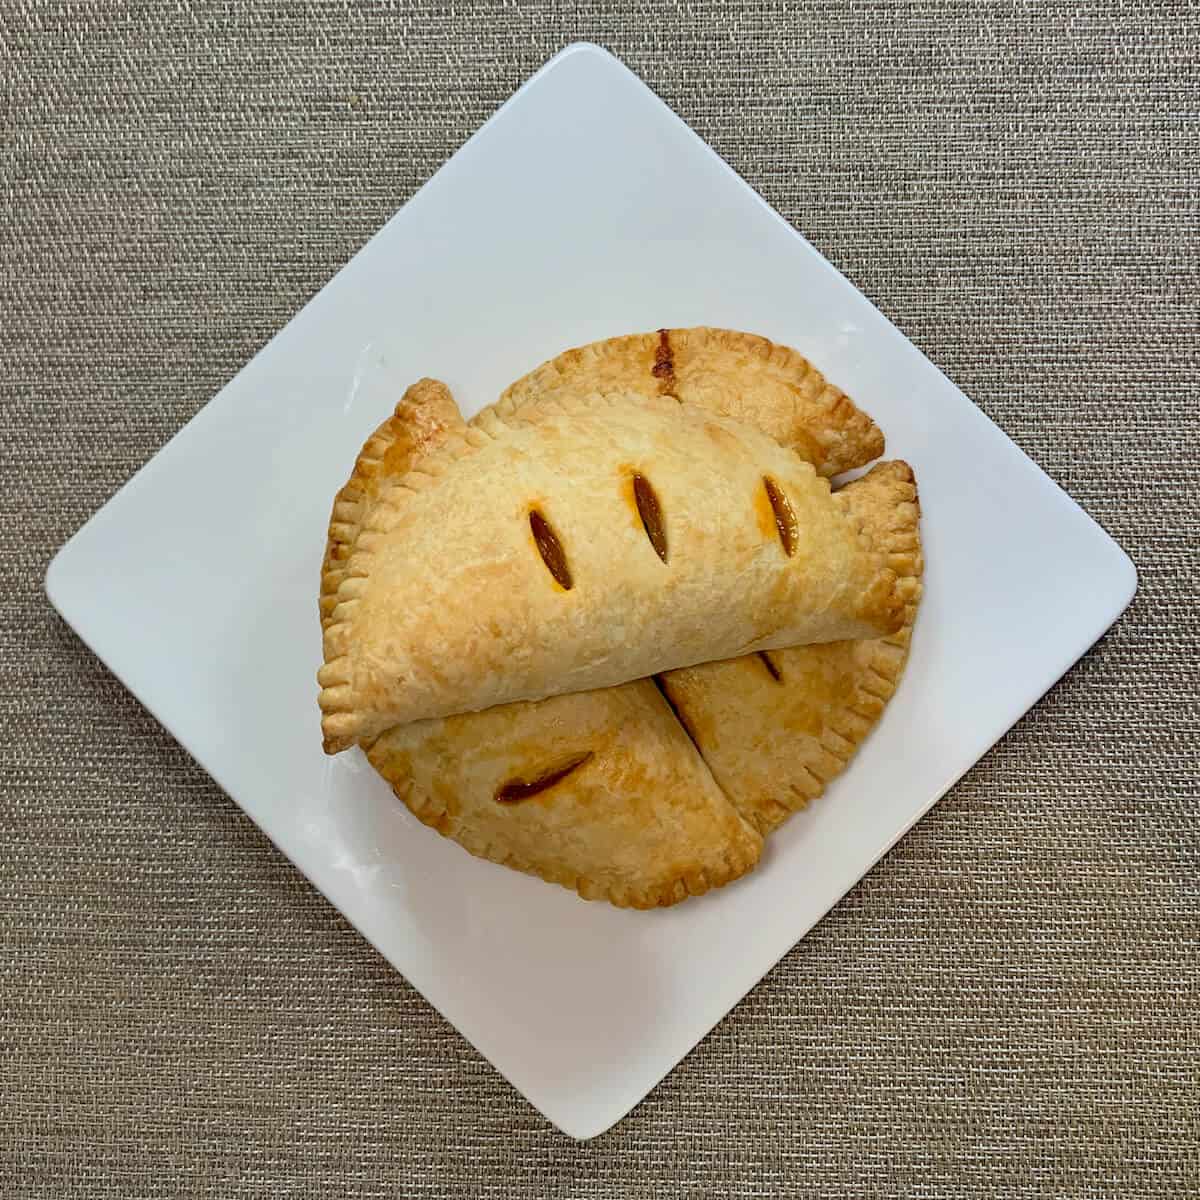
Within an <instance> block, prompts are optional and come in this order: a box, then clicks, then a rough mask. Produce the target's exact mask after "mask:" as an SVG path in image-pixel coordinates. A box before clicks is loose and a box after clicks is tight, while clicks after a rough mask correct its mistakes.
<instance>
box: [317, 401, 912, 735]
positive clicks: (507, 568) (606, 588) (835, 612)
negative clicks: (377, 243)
mask: <svg viewBox="0 0 1200 1200" xmlns="http://www.w3.org/2000/svg"><path fill="white" fill-rule="evenodd" d="M337 599H338V603H337V606H336V608H335V609H334V611H333V613H332V614H331V620H330V622H329V624H328V626H327V628H326V630H325V665H324V666H323V667H322V669H321V671H320V674H319V681H320V683H321V686H322V691H321V696H320V703H321V708H322V710H323V712H324V718H323V721H322V728H323V730H324V733H325V738H326V744H327V748H328V749H329V750H330V752H336V751H337V750H339V749H344V748H345V747H346V746H348V745H350V744H352V743H353V742H354V741H356V740H359V739H362V738H367V737H371V736H373V735H375V734H378V733H381V732H383V730H385V729H387V728H389V727H390V726H392V725H395V724H401V723H405V722H408V721H413V720H421V719H427V718H433V717H441V716H448V715H451V714H453V713H460V712H469V711H473V710H477V709H482V708H489V707H491V706H493V705H496V704H506V703H510V702H512V701H516V700H538V699H542V698H543V697H545V696H548V695H553V694H558V693H564V692H577V691H586V690H590V689H593V688H602V687H608V686H612V685H615V684H619V683H623V682H626V681H627V680H630V679H637V678H641V677H643V676H647V675H651V674H654V673H657V672H659V671H662V670H668V669H672V668H675V667H681V666H688V665H692V664H695V663H699V662H708V661H711V660H713V659H721V658H728V657H732V656H734V655H737V654H741V653H746V652H750V651H755V650H760V649H767V650H769V649H775V648H779V647H783V646H790V645H796V644H798V643H807V642H827V641H835V640H840V639H845V638H855V637H870V636H877V635H884V634H888V633H894V632H895V631H896V630H897V629H898V628H899V627H900V624H901V622H902V620H903V616H904V600H903V598H902V597H901V596H900V594H899V592H898V590H897V579H896V576H895V574H894V573H893V572H892V571H891V569H890V568H888V567H887V566H886V564H885V563H884V560H883V556H882V554H881V553H880V552H879V551H878V550H877V549H876V548H875V547H874V545H873V544H872V541H871V537H870V534H869V533H867V532H864V526H863V524H862V523H861V521H859V520H858V519H855V518H852V517H851V516H850V515H848V513H847V510H846V508H845V506H844V505H842V504H839V503H838V502H836V501H835V500H834V499H833V497H832V495H831V493H830V490H829V485H828V483H827V482H826V481H825V480H823V479H821V478H820V477H818V476H817V475H816V474H815V472H814V470H813V468H812V467H811V466H810V465H809V464H808V463H805V462H803V461H802V460H801V459H800V458H799V457H798V456H797V455H795V454H793V453H792V452H790V451H787V450H785V449H783V448H781V447H780V446H779V445H778V444H777V443H776V442H775V441H773V440H772V439H771V438H769V437H766V436H765V435H763V434H761V433H759V432H758V431H757V430H753V429H751V428H749V427H748V426H745V425H741V424H739V423H737V422H735V421H731V420H729V419H727V418H722V417H717V416H714V415H712V414H711V413H708V412H706V411H704V410H702V409H698V408H695V407H694V406H691V405H687V404H681V403H679V402H678V401H676V400H674V399H669V398H662V397H642V396H637V395H631V394H612V395H607V396H599V395H597V396H582V397H561V398H559V397H545V398H540V399H538V400H536V401H532V402H530V403H529V404H526V405H524V406H523V407H521V408H518V409H516V410H515V411H514V412H513V413H512V414H511V415H510V416H509V417H508V418H507V419H505V418H503V417H501V416H500V415H499V414H498V413H497V412H495V411H494V410H493V411H491V412H488V413H485V414H481V418H480V422H479V423H478V424H476V425H472V426H471V427H470V428H468V429H467V430H466V432H465V433H463V434H461V435H457V436H452V437H451V438H450V439H449V440H448V441H446V442H444V443H443V444H442V446H441V447H440V448H439V449H437V450H434V451H433V452H432V453H431V454H430V455H428V456H427V457H425V458H423V459H421V460H420V461H419V462H418V463H417V464H416V466H415V467H414V468H413V469H412V470H410V471H409V473H408V474H407V475H404V476H402V477H400V478H399V479H397V480H395V481H394V482H393V483H391V484H390V486H386V487H385V490H384V491H382V492H381V494H380V496H379V498H378V500H377V501H376V503H375V504H374V505H373V506H372V508H371V511H370V513H369V515H368V516H367V518H366V520H365V522H364V523H363V525H362V528H361V531H360V532H359V534H358V538H357V542H356V543H355V547H354V552H353V554H352V556H351V558H350V560H349V562H348V564H347V566H346V577H345V578H344V579H343V580H342V582H341V584H340V587H339V590H338V595H337Z"/></svg>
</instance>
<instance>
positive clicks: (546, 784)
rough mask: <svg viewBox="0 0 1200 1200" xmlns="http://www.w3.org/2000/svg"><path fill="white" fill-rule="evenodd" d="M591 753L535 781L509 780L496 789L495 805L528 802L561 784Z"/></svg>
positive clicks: (578, 756)
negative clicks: (532, 797) (520, 801)
mask: <svg viewBox="0 0 1200 1200" xmlns="http://www.w3.org/2000/svg"><path fill="white" fill-rule="evenodd" d="M593 753H594V751H591V750H587V751H585V752H584V753H583V754H578V755H576V756H575V757H574V758H572V759H569V760H568V761H567V762H565V763H563V764H562V766H559V767H554V768H552V769H551V770H549V771H546V772H545V773H543V774H541V775H539V776H538V777H537V778H536V779H510V780H509V781H508V782H507V783H505V784H502V785H501V786H500V787H499V788H497V790H496V803H497V804H516V803H517V802H518V801H519V800H528V799H529V798H530V796H536V795H537V794H538V793H539V792H544V791H545V790H546V789H547V788H552V787H553V786H554V785H555V784H556V783H562V781H563V780H564V779H566V777H567V776H568V775H570V774H571V772H572V771H578V770H579V768H580V767H582V766H583V764H584V763H585V762H587V761H588V759H590V758H591V757H592V755H593Z"/></svg>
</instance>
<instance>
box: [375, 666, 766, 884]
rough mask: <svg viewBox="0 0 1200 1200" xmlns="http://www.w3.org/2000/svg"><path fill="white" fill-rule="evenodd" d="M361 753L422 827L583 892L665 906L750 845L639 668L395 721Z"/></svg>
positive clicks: (745, 861) (752, 837) (745, 855)
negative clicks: (476, 708)
mask: <svg viewBox="0 0 1200 1200" xmlns="http://www.w3.org/2000/svg"><path fill="white" fill-rule="evenodd" d="M367 757H368V759H369V760H370V761H371V763H372V765H373V766H374V767H375V768H376V770H378V772H379V773H380V774H381V775H382V776H383V777H384V779H386V780H387V781H388V783H390V784H391V785H392V789H393V791H395V793H396V795H397V796H399V797H400V799H401V800H403V801H404V803H405V804H407V805H408V807H409V808H410V809H411V810H412V812H413V813H414V814H415V815H416V816H417V817H418V818H419V819H420V820H422V821H423V822H425V824H426V825H430V826H432V827H433V828H434V829H436V830H437V831H438V832H439V833H442V834H444V835H445V836H447V837H450V838H453V839H454V840H455V841H457V842H458V843H459V844H460V845H462V846H464V847H465V848H466V849H467V850H469V851H470V852H471V853H472V854H475V855H478V856H479V857H480V858H487V859H491V860H492V861H493V862H498V863H503V864H505V865H506V866H510V867H515V868H516V869H517V870H520V871H525V872H527V873H528V874H532V875H539V876H541V878H542V879H545V880H547V881H549V882H551V883H560V884H562V885H563V886H565V887H568V888H572V889H574V890H575V891H577V892H578V893H579V894H580V895H581V896H583V897H584V899H587V900H598V899H604V900H608V901H610V902H611V903H613V904H616V905H619V906H622V907H625V906H628V907H633V908H653V907H655V906H658V905H664V904H674V903H675V902H677V901H679V900H683V899H685V898H686V897H687V896H697V895H700V894H701V893H702V892H706V891H708V889H709V888H713V887H720V886H721V885H722V884H725V883H728V882H729V881H730V880H733V879H736V878H737V877H738V876H739V875H742V874H744V873H745V872H746V871H748V870H749V869H750V868H751V867H753V866H754V864H755V863H756V862H757V861H758V858H759V855H760V854H761V852H762V838H761V837H760V835H759V834H758V832H757V831H756V830H755V829H753V828H752V827H751V825H750V824H749V823H748V822H746V821H745V820H743V819H742V817H741V816H740V815H739V814H738V811H737V809H736V808H735V807H734V806H733V805H732V804H731V803H730V802H729V800H728V799H727V798H726V797H725V795H724V794H723V793H722V791H721V789H720V788H719V787H718V786H717V784H716V783H715V782H714V780H713V777H712V775H711V773H710V772H709V769H708V767H707V766H705V764H704V761H703V760H702V759H701V757H700V755H699V754H697V753H696V748H695V746H693V745H692V743H691V741H690V740H689V739H688V736H687V734H686V733H685V732H684V730H683V728H682V726H680V724H679V722H678V721H677V720H676V719H675V717H674V715H673V714H672V712H671V709H670V708H669V706H668V705H667V702H666V701H665V700H664V699H663V697H662V694H661V693H660V692H659V690H658V688H657V687H655V685H654V682H653V681H652V680H649V679H641V680H637V681H635V682H633V683H627V684H624V685H623V686H621V687H615V688H605V689H603V690H601V691H593V692H581V693H574V694H572V695H566V696H552V697H551V698H550V699H548V700H541V701H539V702H537V703H534V704H506V705H503V706H501V707H499V708H489V709H487V710H486V711H485V712H477V713H464V714H462V715H459V716H453V717H443V718H439V719H437V720H432V721H418V722H416V723H414V724H411V725H400V726H397V727H396V728H394V729H390V730H388V731H387V732H386V733H384V734H382V735H380V737H378V738H377V739H376V740H375V741H374V742H373V743H371V744H370V745H368V747H367Z"/></svg>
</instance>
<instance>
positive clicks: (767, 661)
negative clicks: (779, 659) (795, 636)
mask: <svg viewBox="0 0 1200 1200" xmlns="http://www.w3.org/2000/svg"><path fill="white" fill-rule="evenodd" d="M758 657H759V658H760V659H762V665H763V666H764V667H766V668H767V674H769V675H770V676H771V678H772V679H773V680H775V682H776V683H782V682H783V672H782V671H781V670H780V669H779V664H778V663H776V661H775V660H774V659H773V658H772V657H771V656H770V655H769V654H768V653H767V652H766V651H765V650H760V651H759V652H758Z"/></svg>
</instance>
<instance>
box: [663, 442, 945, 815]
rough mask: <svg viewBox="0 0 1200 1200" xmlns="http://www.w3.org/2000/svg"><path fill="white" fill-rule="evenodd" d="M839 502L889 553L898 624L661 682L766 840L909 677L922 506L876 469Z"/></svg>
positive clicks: (836, 767)
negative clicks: (884, 632) (901, 603)
mask: <svg viewBox="0 0 1200 1200" xmlns="http://www.w3.org/2000/svg"><path fill="white" fill-rule="evenodd" d="M835 499H836V500H837V501H838V502H839V503H840V504H842V505H844V506H845V507H846V508H847V509H848V510H849V511H851V512H852V513H853V514H854V515H855V516H856V518H858V519H860V520H861V521H862V522H863V524H864V526H865V527H866V528H867V529H869V530H872V531H873V536H875V537H876V539H877V541H878V542H879V544H880V545H881V546H882V547H883V548H884V549H885V550H886V552H887V553H888V555H889V563H890V565H891V567H892V569H893V570H894V571H895V572H896V575H897V576H898V578H899V579H900V580H901V586H902V589H903V595H904V599H905V614H904V623H903V625H902V627H901V628H900V629H899V630H898V631H897V632H895V633H893V634H890V635H888V636H887V637H883V638H877V639H873V640H866V641H847V642H832V643H828V644H826V645H820V646H815V645H814V646H796V647H792V648H790V649H785V650H776V651H772V652H770V654H769V655H768V656H767V658H766V660H765V661H764V660H763V659H762V658H759V657H756V656H749V657H744V658H740V659H735V660H728V661H725V662H716V663H707V664H705V665H703V666H699V667H692V668H687V669H685V670H681V671H672V672H668V673H667V674H666V675H664V676H663V677H662V685H663V688H664V691H665V692H666V694H667V696H668V698H669V699H670V701H671V703H672V705H673V706H674V708H675V710H676V712H677V713H678V715H679V717H680V719H681V720H682V721H683V722H684V723H685V724H686V726H687V728H688V731H689V733H690V734H691V735H692V738H693V740H694V741H695V742H696V744H697V745H698V746H699V748H700V751H701V753H702V754H703V755H704V758H705V761H706V762H707V763H708V765H709V767H710V768H711V769H712V772H713V774H714V775H715V776H716V779H717V782H718V783H720V784H721V787H722V789H723V790H724V792H725V794H726V795H727V796H728V797H729V798H730V799H731V800H732V801H733V802H734V804H735V805H736V806H737V808H738V811H739V812H741V814H742V815H743V816H744V817H745V818H746V819H747V820H748V821H749V822H750V823H751V824H752V825H754V827H755V828H756V829H758V830H759V832H761V833H763V834H764V835H765V834H767V833H770V832H771V831H772V830H773V829H775V828H776V827H777V826H778V825H779V824H780V823H781V822H782V821H784V820H785V819H786V818H787V817H788V816H790V815H791V813H793V812H795V811H797V810H798V809H800V808H803V807H804V806H805V805H806V804H808V803H809V802H810V801H811V800H813V799H815V798H816V797H818V796H820V795H821V793H822V792H823V791H824V789H825V787H826V785H827V784H828V783H829V782H830V780H832V779H833V777H834V776H835V775H837V774H839V773H840V772H841V771H842V770H843V769H844V768H845V766H846V764H847V763H848V762H849V761H850V758H851V757H852V756H853V754H854V752H855V751H856V750H857V748H858V746H859V745H860V744H861V743H862V741H863V739H864V738H865V737H866V736H867V734H868V733H869V732H870V731H871V729H872V728H873V727H874V725H875V723H876V722H877V721H878V719H879V717H880V715H881V714H882V713H883V709H884V707H885V705H886V704H887V701H888V699H889V698H890V697H891V696H892V694H893V693H894V692H895V690H896V686H897V684H898V683H899V680H900V675H901V673H902V672H903V670H904V665H905V662H906V660H907V657H908V648H909V643H910V640H911V636H912V628H913V623H914V621H915V619H916V613H917V607H918V604H919V603H920V598H921V573H922V570H923V561H922V556H921V543H920V530H919V518H920V507H919V502H918V499H917V490H916V484H915V481H914V479H913V474H912V470H911V469H910V468H909V466H908V464H906V463H903V462H889V463H881V464H880V465H878V466H876V467H875V468H874V469H873V470H872V471H870V472H869V473H868V474H867V475H866V476H864V477H863V478H862V479H860V480H856V481H855V482H854V483H851V484H848V485H847V486H846V487H844V488H843V489H841V491H840V492H838V493H836V494H835Z"/></svg>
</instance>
